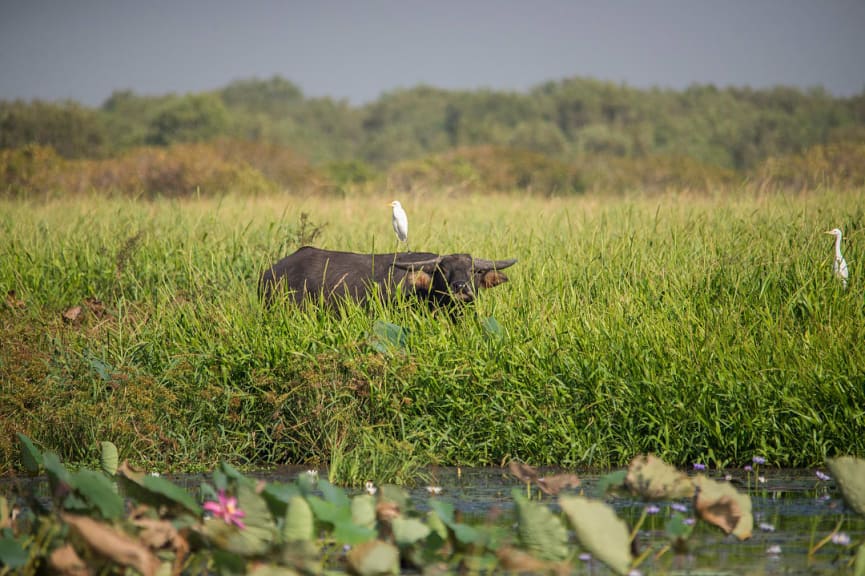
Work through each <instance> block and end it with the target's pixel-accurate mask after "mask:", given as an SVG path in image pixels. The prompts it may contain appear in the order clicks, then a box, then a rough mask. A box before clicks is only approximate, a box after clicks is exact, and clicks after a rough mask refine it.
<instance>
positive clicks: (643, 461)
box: [625, 454, 694, 500]
mask: <svg viewBox="0 0 865 576" xmlns="http://www.w3.org/2000/svg"><path fill="white" fill-rule="evenodd" d="M625 486H627V487H628V489H629V490H630V491H631V492H632V493H633V494H635V495H637V496H640V497H641V498H643V499H645V500H676V499H678V498H690V497H691V496H693V495H694V484H693V483H692V482H691V479H690V478H688V475H687V474H685V473H684V472H680V471H679V470H677V469H676V468H675V467H674V466H671V465H669V464H667V463H666V462H664V461H663V460H661V459H660V458H658V457H657V456H654V455H652V454H649V455H640V456H637V457H636V458H634V459H633V460H632V461H631V465H630V466H629V467H628V474H627V476H626V477H625Z"/></svg>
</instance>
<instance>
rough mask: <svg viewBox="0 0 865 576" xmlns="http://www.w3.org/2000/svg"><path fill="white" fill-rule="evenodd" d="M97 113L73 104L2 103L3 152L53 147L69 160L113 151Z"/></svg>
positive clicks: (0, 141)
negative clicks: (4, 150) (25, 148)
mask: <svg viewBox="0 0 865 576" xmlns="http://www.w3.org/2000/svg"><path fill="white" fill-rule="evenodd" d="M110 144H111V143H110V142H109V138H108V132H107V130H106V127H105V121H104V119H103V118H102V117H101V115H100V114H99V112H98V111H96V110H92V109H89V108H85V107H83V106H81V105H79V104H76V103H74V102H64V103H59V104H54V103H49V102H42V101H39V100H35V101H33V102H30V103H25V102H21V101H15V102H4V101H0V149H14V148H24V147H27V146H34V145H35V146H41V147H50V148H53V149H54V150H56V151H57V152H58V153H59V154H60V155H61V156H63V157H66V158H85V157H90V158H92V157H98V156H101V155H103V154H104V153H106V152H107V150H108V149H109V148H110Z"/></svg>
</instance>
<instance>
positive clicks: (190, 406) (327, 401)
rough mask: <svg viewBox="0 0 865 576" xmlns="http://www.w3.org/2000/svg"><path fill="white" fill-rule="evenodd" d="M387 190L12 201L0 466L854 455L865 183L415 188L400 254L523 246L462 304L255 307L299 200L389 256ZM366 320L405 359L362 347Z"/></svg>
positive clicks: (386, 473) (340, 233)
mask: <svg viewBox="0 0 865 576" xmlns="http://www.w3.org/2000/svg"><path fill="white" fill-rule="evenodd" d="M391 199H392V198H391V197H390V194H389V195H388V196H387V197H382V196H377V197H346V198H336V197H319V198H303V197H295V196H285V195H274V196H260V197H257V198H254V199H253V198H248V197H246V196H241V195H229V196H226V197H222V198H207V197H204V198H199V199H183V200H179V199H159V200H154V201H152V202H129V201H128V200H125V199H117V198H102V197H98V196H81V197H75V198H58V199H54V200H50V201H47V202H44V203H34V202H22V201H8V200H6V201H3V204H2V208H0V238H2V242H0V286H2V288H3V298H4V299H3V300H2V301H0V342H2V343H3V344H2V346H0V463H2V465H3V466H4V467H5V468H6V469H15V470H24V468H23V462H22V461H21V453H20V448H19V446H18V444H17V441H16V436H15V434H16V433H17V432H21V433H23V434H26V435H28V436H29V437H31V438H34V439H36V440H37V442H38V444H37V445H38V446H40V447H44V448H45V449H47V450H51V451H53V452H55V453H56V454H58V456H59V457H60V458H62V459H63V460H64V461H67V462H73V463H75V464H76V465H78V464H82V463H89V464H92V465H94V466H96V467H98V466H99V458H100V450H99V448H100V446H99V442H100V441H102V440H110V441H111V442H113V443H114V444H115V445H116V446H118V447H120V448H121V452H122V454H123V456H124V457H125V458H128V459H129V461H130V462H131V463H132V464H133V465H135V466H137V467H142V468H144V469H147V470H153V471H159V472H168V471H171V470H182V471H191V470H199V469H202V468H206V467H212V466H214V465H215V463H216V462H218V461H221V460H230V461H231V462H232V463H233V464H235V465H237V466H245V465H255V466H268V465H278V464H282V463H303V464H308V465H309V466H311V467H319V466H325V465H328V466H329V467H330V473H331V474H332V477H331V478H330V479H331V480H332V481H334V482H338V483H343V484H350V485H355V486H360V485H362V484H363V482H365V481H367V480H373V481H375V482H377V483H381V482H385V481H392V482H400V483H410V482H412V480H413V479H414V478H416V474H417V472H418V471H419V470H420V469H421V468H422V467H423V466H425V465H428V464H433V463H435V464H441V465H458V464H480V465H493V464H499V463H501V462H503V461H509V460H511V459H519V460H521V461H524V462H526V463H529V464H533V465H545V464H558V465H564V466H578V465H579V466H583V465H585V466H619V465H622V464H624V463H625V462H629V461H630V459H631V458H632V457H633V456H634V455H635V454H638V453H644V452H652V453H655V454H657V455H658V456H659V457H663V458H664V459H666V460H667V461H670V462H673V463H675V464H677V465H679V466H681V465H684V464H687V463H691V462H704V463H706V464H709V465H711V466H713V467H721V466H732V465H736V464H740V465H741V464H744V463H750V460H751V457H752V456H753V455H755V454H761V455H765V456H766V457H768V458H770V459H771V461H772V462H774V463H777V464H778V465H780V466H813V465H817V464H819V463H822V462H823V460H824V458H825V457H827V456H834V455H837V454H839V453H842V451H843V452H845V453H849V454H852V455H857V456H859V455H865V440H863V436H862V434H861V406H863V405H865V397H863V390H862V387H861V386H859V383H860V382H861V375H862V373H863V371H865V350H863V348H862V346H861V340H862V330H861V326H863V325H865V319H863V318H865V309H863V302H865V299H863V298H862V292H861V286H862V284H861V282H860V281H858V280H857V279H859V278H861V276H862V270H861V268H860V266H861V262H865V259H863V257H862V246H861V244H860V242H858V241H857V238H858V235H859V231H861V229H862V228H863V226H865V221H863V214H862V211H861V210H860V207H861V206H863V205H865V201H863V198H862V192H861V191H860V190H838V191H830V190H822V191H815V192H812V193H810V194H805V195H796V196H784V195H772V194H764V195H760V196H751V195H750V194H747V193H746V192H743V191H737V190H725V191H724V193H723V194H718V195H717V196H714V197H709V196H702V195H696V194H687V193H681V194H670V195H659V196H655V197H651V198H620V199H609V198H606V197H603V196H594V195H586V196H577V197H567V198H561V197H557V198H542V197H537V196H528V195H516V194H511V195H494V196H491V195H467V196H462V197H460V198H458V199H454V198H453V197H450V196H447V195H445V194H436V195H429V196H428V197H418V198H413V199H412V200H411V202H410V203H408V202H407V203H406V206H407V208H408V209H409V218H410V219H411V222H412V231H413V232H412V234H413V238H414V239H415V240H414V241H413V244H414V243H415V242H417V246H419V247H423V249H426V250H430V251H434V252H437V253H455V252H470V253H472V254H473V255H475V256H478V257H483V258H496V259H498V258H509V257H515V258H518V259H519V262H518V263H517V264H516V265H515V266H513V267H512V268H509V269H508V271H507V272H508V277H509V278H510V281H509V282H507V283H506V284H503V285H502V286H499V287H496V288H493V289H490V290H486V291H483V292H481V293H480V295H479V297H478V300H477V302H476V303H475V305H474V306H473V307H472V308H470V309H468V310H466V311H465V313H464V314H463V316H462V318H458V319H454V320H451V319H449V318H447V316H446V315H442V314H431V313H429V312H428V311H426V310H425V309H423V308H421V307H417V306H412V305H411V303H410V302H405V303H397V304H395V305H393V306H374V307H372V308H371V309H366V308H362V307H357V306H355V307H350V306H349V307H345V309H344V310H342V311H341V312H340V313H339V314H333V313H330V312H327V311H324V310H318V309H316V308H315V307H312V308H310V309H308V310H298V309H296V308H295V307H293V306H291V305H290V304H289V303H288V302H284V301H279V302H276V303H274V305H273V306H271V307H270V308H265V307H263V306H262V305H261V304H260V302H259V299H258V295H257V281H258V276H259V274H260V271H261V270H262V269H263V268H264V267H265V266H266V265H268V264H270V263H272V262H274V261H275V260H276V259H277V258H279V257H280V256H282V255H284V254H286V253H290V252H291V251H293V250H294V249H295V248H296V247H297V246H296V242H298V241H299V240H298V239H297V238H298V236H297V234H298V233H299V230H298V224H297V223H298V220H299V218H300V216H301V215H302V214H304V213H305V214H308V218H307V222H327V223H328V225H327V226H325V227H323V228H321V229H320V230H319V234H318V236H317V238H316V239H315V243H316V244H318V245H321V246H324V247H329V248H336V249H346V250H354V251H372V250H376V251H385V250H390V249H392V246H393V245H394V239H393V232H392V230H391V228H390V215H389V211H388V209H387V206H386V204H387V201H388V200H391ZM836 225H838V226H841V227H843V228H844V230H845V233H846V235H845V244H844V250H845V256H846V257H847V260H848V262H849V264H850V278H851V281H850V288H849V289H848V290H847V291H841V290H838V289H836V288H837V287H836V285H835V283H834V278H833V276H832V271H831V254H832V252H831V250H832V247H831V244H830V241H829V239H828V237H826V236H824V235H823V234H822V231H824V230H826V229H828V228H830V227H833V226H836ZM316 227H318V225H316ZM857 263H859V264H857ZM74 308H77V309H79V312H80V314H79V315H78V316H76V317H75V319H64V313H65V312H67V311H69V310H71V309H74ZM490 317H492V318H495V320H496V323H497V325H498V328H495V327H494V326H493V324H491V323H490V322H488V321H485V320H484V319H487V318H490ZM376 320H379V321H381V322H385V323H388V324H391V325H394V326H399V327H401V328H402V330H403V333H402V336H403V338H404V347H401V348H395V349H394V350H393V352H394V353H393V354H382V353H380V352H378V351H376V350H375V349H374V348H373V347H371V346H369V337H370V334H371V333H373V326H374V324H375V322H376ZM397 341H398V340H397ZM598 423H604V425H603V426H600V425H599V424H598Z"/></svg>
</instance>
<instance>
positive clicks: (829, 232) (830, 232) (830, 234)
mask: <svg viewBox="0 0 865 576" xmlns="http://www.w3.org/2000/svg"><path fill="white" fill-rule="evenodd" d="M823 234H828V235H829V236H834V234H833V233H832V231H831V230H826V231H825V232H823Z"/></svg>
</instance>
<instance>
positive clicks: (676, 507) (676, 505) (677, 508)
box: [670, 502, 688, 514]
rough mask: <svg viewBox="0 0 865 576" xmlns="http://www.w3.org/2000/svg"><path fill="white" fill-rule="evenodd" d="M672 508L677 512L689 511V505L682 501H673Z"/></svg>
mask: <svg viewBox="0 0 865 576" xmlns="http://www.w3.org/2000/svg"><path fill="white" fill-rule="evenodd" d="M670 508H672V509H673V510H675V511H676V512H681V513H682V514H684V513H685V512H687V511H688V507H687V506H685V505H684V504H682V503H680V502H673V503H672V504H670Z"/></svg>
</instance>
